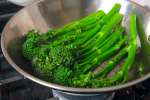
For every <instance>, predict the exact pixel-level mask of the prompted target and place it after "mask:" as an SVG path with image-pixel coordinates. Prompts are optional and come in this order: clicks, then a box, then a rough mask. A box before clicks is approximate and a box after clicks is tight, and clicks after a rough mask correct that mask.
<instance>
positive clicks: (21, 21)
mask: <svg viewBox="0 0 150 100" xmlns="http://www.w3.org/2000/svg"><path fill="white" fill-rule="evenodd" d="M116 2H119V3H120V4H121V5H122V8H121V13H123V14H124V15H125V18H124V20H123V25H124V26H125V27H126V31H127V33H128V27H129V24H128V15H129V14H130V13H131V12H134V13H136V14H137V15H138V18H139V19H140V21H141V22H140V23H141V24H140V25H141V26H143V28H140V30H139V34H142V35H140V36H141V37H140V39H142V42H141V43H140V42H139V48H140V50H139V51H140V53H139V54H138V55H137V56H136V60H135V63H134V64H133V66H132V69H131V71H130V73H129V80H128V82H126V83H124V84H120V85H117V86H112V87H103V88H72V87H66V86H61V85H58V84H53V83H50V82H46V81H44V80H42V79H40V78H38V77H36V75H35V74H34V72H33V71H32V69H31V66H30V65H29V62H27V61H26V60H25V59H24V58H23V57H22V55H21V43H22V37H23V36H24V35H25V34H26V33H27V31H28V30H30V29H33V28H35V29H38V30H40V31H41V32H45V31H47V30H48V29H49V28H56V27H60V26H63V25H64V24H66V23H68V22H70V21H72V20H75V19H79V18H81V17H83V16H86V15H87V14H89V13H91V12H94V11H97V10H99V9H103V10H104V11H105V12H108V11H109V10H110V8H111V7H112V6H113V5H114V4H115V3H116ZM128 34H129V33H128ZM149 35H150V12H149V11H148V10H147V9H146V8H144V7H142V6H140V5H137V4H135V3H133V2H129V1H125V0H41V1H39V2H37V3H34V4H32V5H31V6H28V7H25V8H24V9H22V10H21V11H19V12H18V13H17V14H16V15H15V16H13V17H12V18H11V19H10V21H9V22H8V23H7V25H6V26H5V28H4V30H3V33H2V36H1V46H2V51H3V54H4V56H5V57H6V59H7V61H8V62H9V63H10V64H11V65H12V67H13V68H14V69H16V70H17V71H18V72H19V73H20V74H22V75H23V76H25V77H27V78H29V79H30V80H32V81H35V82H37V83H39V84H42V85H44V86H47V87H50V88H54V89H57V90H61V91H67V92H76V93H102V92H110V91H114V90H118V89H122V88H126V87H129V86H132V85H134V84H137V83H139V82H142V81H144V80H146V79H148V78H149V77H150V60H149V54H150V49H149V48H150V46H149V40H148V38H150V37H149ZM137 40H138V39H137ZM141 46H142V48H141ZM142 66H144V68H143V67H142ZM141 69H142V70H141ZM141 73H142V74H141Z"/></svg>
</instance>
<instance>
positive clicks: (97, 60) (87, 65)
mask: <svg viewBox="0 0 150 100" xmlns="http://www.w3.org/2000/svg"><path fill="white" fill-rule="evenodd" d="M126 40H127V37H126V36H125V37H124V38H123V39H121V40H120V41H119V42H118V43H117V44H115V45H114V46H113V47H112V48H110V49H109V50H107V51H105V52H103V53H102V54H100V55H99V56H97V55H96V56H94V57H93V58H91V59H88V60H87V61H85V62H83V63H81V64H79V66H78V68H79V69H80V68H82V69H84V70H83V73H86V72H87V71H89V70H90V69H91V68H92V69H94V68H95V67H97V65H99V64H101V63H102V61H104V60H106V59H108V58H109V57H110V56H112V55H113V54H114V53H116V52H117V51H118V50H119V49H120V47H121V46H122V45H123V44H124V43H125V42H126Z"/></svg>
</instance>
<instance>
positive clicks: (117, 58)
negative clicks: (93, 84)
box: [95, 47, 128, 78]
mask: <svg viewBox="0 0 150 100" xmlns="http://www.w3.org/2000/svg"><path fill="white" fill-rule="evenodd" d="M127 52H128V51H127V47H125V48H123V49H122V50H120V51H119V53H118V54H117V55H116V56H115V57H114V58H112V60H109V61H108V62H107V64H106V65H105V66H104V68H103V69H102V70H100V72H98V73H96V74H95V78H98V77H106V76H107V74H108V73H109V72H110V71H112V70H113V68H114V67H115V66H116V65H117V64H118V63H119V62H120V61H121V59H122V58H123V57H124V56H125V55H126V54H127Z"/></svg>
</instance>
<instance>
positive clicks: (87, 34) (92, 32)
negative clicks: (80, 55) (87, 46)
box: [69, 24, 101, 47]
mask: <svg viewBox="0 0 150 100" xmlns="http://www.w3.org/2000/svg"><path fill="white" fill-rule="evenodd" d="M100 27H101V26H100V25H99V24H98V25H97V26H96V27H95V28H93V29H91V30H89V31H85V32H84V33H82V35H80V36H79V37H78V38H77V40H76V41H75V42H73V43H72V44H70V45H69V47H76V46H78V45H80V44H82V43H84V42H86V41H87V40H88V39H89V38H90V37H92V36H93V35H95V34H96V33H97V32H98V31H99V30H100ZM84 36H85V37H84Z"/></svg>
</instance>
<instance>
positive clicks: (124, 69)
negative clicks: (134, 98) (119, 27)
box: [108, 14, 137, 84]
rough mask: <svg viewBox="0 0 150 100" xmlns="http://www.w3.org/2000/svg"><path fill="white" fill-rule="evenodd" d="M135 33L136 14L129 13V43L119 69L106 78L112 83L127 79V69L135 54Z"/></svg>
mask: <svg viewBox="0 0 150 100" xmlns="http://www.w3.org/2000/svg"><path fill="white" fill-rule="evenodd" d="M136 33H137V28H136V15H134V14H132V15H130V43H129V46H128V57H127V59H126V60H125V63H124V64H123V66H122V68H121V69H120V71H119V72H118V73H117V74H116V75H114V76H112V77H110V78H108V80H110V82H111V83H112V84H114V83H117V82H120V81H126V80H127V77H128V72H129V69H130V67H131V65H132V63H133V61H134V58H135V55H136V49H137V42H136Z"/></svg>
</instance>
